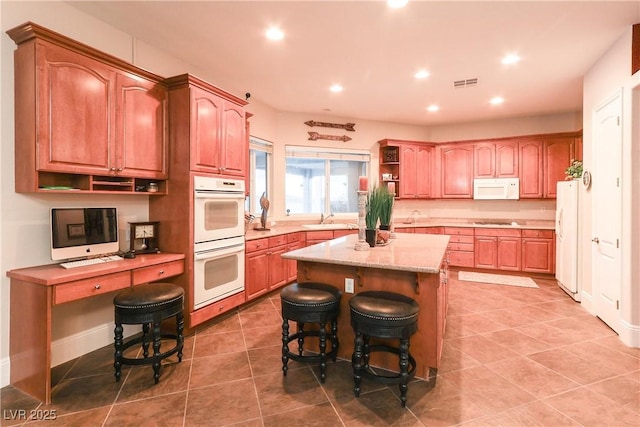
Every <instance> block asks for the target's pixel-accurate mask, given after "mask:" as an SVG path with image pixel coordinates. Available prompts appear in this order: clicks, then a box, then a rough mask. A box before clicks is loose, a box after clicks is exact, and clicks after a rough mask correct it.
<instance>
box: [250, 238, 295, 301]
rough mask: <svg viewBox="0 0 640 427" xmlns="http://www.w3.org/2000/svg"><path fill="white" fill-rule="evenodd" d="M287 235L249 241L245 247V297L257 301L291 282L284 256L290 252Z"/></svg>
mask: <svg viewBox="0 0 640 427" xmlns="http://www.w3.org/2000/svg"><path fill="white" fill-rule="evenodd" d="M288 250H289V249H288V245H287V235H286V234H282V235H279V236H274V237H268V238H264V239H256V240H249V241H247V242H246V245H245V261H246V262H245V296H246V301H250V300H252V299H255V298H257V297H259V296H261V295H264V294H266V293H267V292H270V291H272V290H274V289H276V288H278V287H280V286H283V285H285V284H286V283H288V282H289V281H290V280H289V278H290V273H289V265H288V263H287V260H285V259H284V258H282V254H283V253H285V252H288Z"/></svg>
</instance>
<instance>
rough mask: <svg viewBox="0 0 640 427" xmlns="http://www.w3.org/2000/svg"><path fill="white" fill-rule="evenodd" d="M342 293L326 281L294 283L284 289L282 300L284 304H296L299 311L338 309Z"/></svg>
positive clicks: (281, 295) (281, 294) (281, 293)
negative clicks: (325, 282)
mask: <svg viewBox="0 0 640 427" xmlns="http://www.w3.org/2000/svg"><path fill="white" fill-rule="evenodd" d="M341 295H342V293H341V292H340V291H339V290H338V289H337V288H335V287H333V286H330V285H326V284H324V283H315V282H305V283H294V284H292V285H289V286H287V287H285V288H284V289H282V291H281V292H280V300H281V301H282V303H283V305H284V306H286V305H290V306H294V307H295V308H296V310H298V311H307V312H309V311H326V310H331V309H334V308H335V309H338V308H339V304H340V296H341Z"/></svg>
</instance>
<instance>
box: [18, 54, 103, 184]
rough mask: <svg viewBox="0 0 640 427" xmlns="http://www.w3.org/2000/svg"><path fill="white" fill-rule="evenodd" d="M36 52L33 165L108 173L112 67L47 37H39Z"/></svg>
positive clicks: (78, 171)
mask: <svg viewBox="0 0 640 427" xmlns="http://www.w3.org/2000/svg"><path fill="white" fill-rule="evenodd" d="M36 52H37V53H36V56H37V61H36V62H37V70H38V71H37V73H38V76H37V81H38V82H39V83H38V85H39V87H38V88H37V107H36V108H37V111H38V125H37V126H38V139H37V144H36V145H37V159H38V163H37V166H36V169H37V170H40V171H55V172H70V173H98V174H105V173H107V171H108V170H109V169H110V168H112V167H115V165H114V164H113V163H112V162H113V159H111V157H110V156H111V155H112V153H113V148H114V143H115V139H114V136H113V129H112V123H113V122H114V111H115V108H114V106H115V99H114V90H113V87H114V82H115V71H114V70H113V69H111V68H109V67H108V66H106V65H104V64H102V63H100V62H98V61H94V60H92V59H90V58H87V57H85V56H82V55H79V54H77V53H74V52H71V51H68V50H66V49H63V48H61V47H58V46H55V45H52V44H49V43H46V42H38V43H37V44H36ZM26 95H28V94H26ZM26 95H25V96H26Z"/></svg>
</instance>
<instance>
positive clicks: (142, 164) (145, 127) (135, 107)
mask: <svg viewBox="0 0 640 427" xmlns="http://www.w3.org/2000/svg"><path fill="white" fill-rule="evenodd" d="M116 82H117V84H116V93H117V99H118V108H117V109H116V153H115V158H116V165H117V169H118V170H117V172H118V173H119V174H122V175H126V176H135V177H140V178H158V179H165V178H166V177H167V159H166V152H167V144H166V125H165V123H166V114H167V89H166V88H165V87H164V86H162V85H159V84H157V83H155V82H152V81H149V80H144V79H142V78H140V77H135V78H134V77H133V76H130V75H125V74H118V76H117V79H116Z"/></svg>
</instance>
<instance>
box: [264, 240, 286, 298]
mask: <svg viewBox="0 0 640 427" xmlns="http://www.w3.org/2000/svg"><path fill="white" fill-rule="evenodd" d="M286 251H287V247H286V246H278V247H275V248H273V249H269V290H272V289H275V288H277V287H280V286H282V285H284V284H285V283H287V280H288V279H289V270H288V269H287V262H286V261H287V260H286V259H284V258H282V254H283V253H285V252H286Z"/></svg>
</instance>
